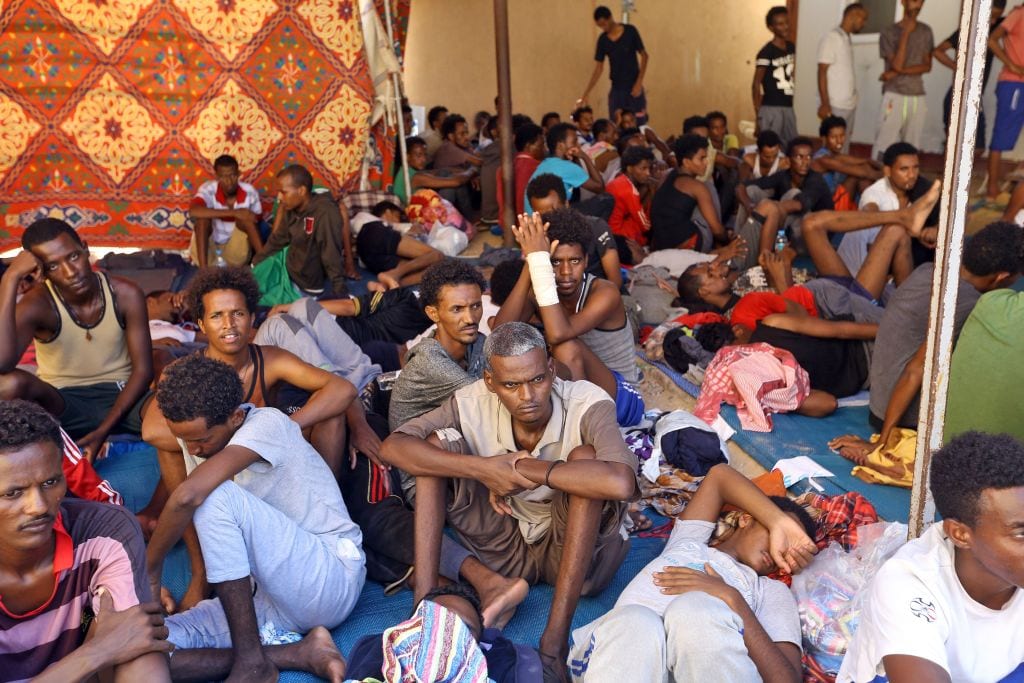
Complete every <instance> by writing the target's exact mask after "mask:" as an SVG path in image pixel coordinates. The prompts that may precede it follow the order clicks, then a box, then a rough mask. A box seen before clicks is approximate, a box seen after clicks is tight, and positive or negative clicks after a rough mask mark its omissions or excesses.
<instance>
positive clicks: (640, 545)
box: [96, 442, 668, 683]
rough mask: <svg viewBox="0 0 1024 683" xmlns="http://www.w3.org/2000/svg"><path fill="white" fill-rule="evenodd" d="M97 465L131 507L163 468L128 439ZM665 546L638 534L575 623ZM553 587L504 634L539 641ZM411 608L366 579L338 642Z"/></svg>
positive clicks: (170, 581)
mask: <svg viewBox="0 0 1024 683" xmlns="http://www.w3.org/2000/svg"><path fill="white" fill-rule="evenodd" d="M96 469H97V471H98V472H99V473H100V475H101V476H102V477H104V478H105V479H107V480H109V481H110V483H111V484H113V485H114V488H116V489H117V490H118V491H119V492H120V493H121V495H122V496H123V497H124V500H125V506H126V507H128V508H129V509H131V510H132V511H133V512H137V511H138V510H141V509H142V508H143V507H145V505H146V503H148V502H149V499H150V497H151V496H152V494H153V489H154V488H155V487H156V484H157V481H158V480H159V478H160V469H159V466H158V464H157V460H156V451H155V450H154V449H153V448H152V447H150V446H148V445H147V444H145V443H141V442H136V443H133V444H125V445H122V446H120V447H118V448H115V449H112V452H111V455H110V456H109V457H107V458H105V459H104V460H101V461H98V462H97V463H96ZM648 514H649V516H650V517H651V518H652V520H654V524H655V526H657V525H660V524H664V523H665V522H667V521H668V520H667V519H666V518H664V517H660V516H658V515H656V514H653V513H648ZM664 545H665V540H664V539H661V538H637V537H633V538H632V540H631V547H630V550H629V554H628V555H626V559H625V560H624V561H623V563H622V566H621V567H619V571H618V572H617V573H616V574H615V577H614V579H613V580H612V583H611V584H610V585H609V586H608V588H606V589H605V590H604V591H603V592H601V594H600V595H597V596H594V597H590V598H581V599H580V602H579V606H578V607H577V608H576V614H575V615H574V617H573V621H572V628H573V629H575V628H578V627H580V626H583V625H584V624H587V623H589V622H590V621H592V620H594V619H596V618H597V617H599V616H601V615H603V614H604V613H605V612H607V611H608V610H609V609H611V608H612V606H613V605H614V604H615V601H616V600H617V599H618V597H619V594H620V593H621V592H622V590H623V589H624V588H625V587H626V584H628V583H629V582H630V581H631V580H632V579H633V577H634V576H636V575H637V574H638V573H639V572H640V570H641V569H642V568H643V567H644V566H645V565H646V564H647V563H648V562H650V561H651V560H653V559H654V558H655V557H657V556H658V554H659V553H660V552H661V549H662V548H663V547H664ZM189 576H190V574H189V564H188V553H187V552H186V550H185V547H184V544H181V543H179V544H178V545H177V546H175V548H174V550H173V551H172V552H171V554H170V555H168V557H167V560H166V561H165V562H164V572H163V581H164V585H165V586H167V587H168V589H170V591H171V593H172V594H174V596H175V598H178V599H180V598H181V595H182V594H183V593H184V591H185V588H186V587H187V586H188V581H189ZM553 595H554V589H553V588H552V587H551V586H547V585H538V586H534V587H532V588H531V589H530V594H529V595H528V596H527V598H526V600H525V601H523V603H522V605H520V607H519V610H518V611H517V612H516V615H515V616H514V617H513V618H512V620H511V621H510V622H509V623H508V626H506V628H505V635H506V636H507V637H509V638H510V639H512V640H514V641H516V642H519V643H526V644H529V645H533V646H536V645H537V643H538V641H539V640H540V635H541V633H542V632H543V630H544V625H545V624H546V623H547V617H548V611H549V609H550V606H551V601H552V597H553ZM411 611H412V592H411V591H402V592H400V593H398V594H397V595H394V596H391V597H387V596H385V595H384V588H383V586H381V585H380V584H378V583H374V582H372V581H367V582H366V585H365V587H364V588H363V592H362V594H361V595H360V596H359V601H358V602H357V603H356V606H355V609H353V611H352V614H351V615H350V616H349V618H348V619H347V620H346V621H345V622H344V623H343V624H341V625H340V626H338V627H337V628H335V629H334V630H332V631H331V635H332V636H333V637H334V642H335V643H336V644H337V645H338V649H339V650H341V652H342V654H344V655H347V654H348V653H349V651H350V650H351V649H352V646H353V645H355V643H356V641H357V640H359V638H361V637H362V636H364V635H367V634H370V633H379V632H381V631H383V630H384V629H386V628H388V627H390V626H394V625H395V624H397V623H398V622H400V621H402V620H403V619H405V618H407V617H408V616H409V614H410V612H411ZM280 680H281V681H284V682H287V683H298V682H299V681H302V682H306V681H317V680H319V679H318V678H317V677H316V676H313V675H311V674H307V673H303V672H298V671H287V672H283V673H282V674H281V677H280Z"/></svg>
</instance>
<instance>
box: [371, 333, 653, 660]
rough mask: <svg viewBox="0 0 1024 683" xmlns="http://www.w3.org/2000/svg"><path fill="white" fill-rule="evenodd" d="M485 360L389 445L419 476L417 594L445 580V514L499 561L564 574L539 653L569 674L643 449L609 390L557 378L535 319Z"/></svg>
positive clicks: (621, 548)
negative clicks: (576, 629) (472, 378)
mask: <svg viewBox="0 0 1024 683" xmlns="http://www.w3.org/2000/svg"><path fill="white" fill-rule="evenodd" d="M484 358H485V361H486V369H485V370H484V377H483V379H482V380H480V381H478V382H474V383H473V384H470V385H469V386H466V387H463V388H462V389H459V390H458V391H456V392H455V394H454V395H453V396H452V397H451V398H450V399H449V400H448V401H447V402H446V403H444V404H443V405H442V406H441V407H439V408H437V409H436V410H433V411H431V412H429V413H427V414H426V415H422V416H420V417H418V418H416V419H414V420H411V421H409V422H407V423H405V424H404V425H402V426H401V427H399V428H398V429H397V430H396V431H395V432H394V433H393V434H392V435H391V436H390V437H388V438H387V439H386V440H385V441H384V445H383V447H382V449H381V454H382V456H383V457H384V459H385V460H387V461H388V462H390V463H391V464H392V465H395V466H397V467H401V468H402V469H403V470H405V471H407V472H409V473H410V474H412V475H414V476H416V478H417V480H416V574H415V585H416V596H417V597H422V596H423V595H425V594H426V593H427V592H429V591H430V590H431V589H432V588H434V587H435V586H436V585H437V580H438V571H437V569H438V561H439V551H440V548H441V536H442V532H443V527H444V524H445V521H447V522H448V523H449V524H450V525H451V526H452V528H453V529H454V530H455V532H456V534H457V535H458V537H459V538H460V539H461V540H462V542H463V543H464V544H465V545H466V547H467V548H469V549H470V550H471V551H472V552H473V553H474V554H475V555H476V556H477V557H478V558H480V560H481V562H483V563H484V564H485V565H487V566H488V567H490V568H491V569H492V570H493V571H496V572H498V573H500V574H502V575H505V576H521V577H523V578H525V579H526V580H527V581H529V582H530V583H536V582H538V581H544V582H546V583H551V584H554V586H555V594H554V599H553V601H552V605H551V610H550V613H549V615H548V621H547V625H546V627H545V629H544V633H543V635H542V636H541V638H540V652H541V657H542V659H543V660H544V663H545V665H547V666H548V667H550V668H552V669H553V670H554V671H555V672H558V673H559V674H560V675H561V676H562V677H564V673H565V669H564V662H565V655H566V652H567V641H568V633H569V624H570V623H571V621H572V615H573V612H575V610H576V604H577V602H578V600H579V596H580V594H581V593H582V594H584V595H593V594H595V593H597V592H599V591H601V590H602V589H603V588H604V587H605V586H607V585H608V583H609V582H610V581H611V579H612V577H613V576H614V575H615V572H616V570H617V569H618V567H619V565H620V564H621V563H622V560H623V558H624V557H625V555H626V552H627V551H628V549H629V540H628V537H626V535H625V534H624V533H623V531H622V524H623V518H624V516H625V511H626V504H625V502H623V501H626V500H629V499H634V498H636V496H637V495H638V488H637V480H636V465H637V461H636V456H634V455H633V454H632V453H631V452H630V451H629V449H628V448H626V446H625V443H624V442H623V440H622V436H621V434H620V433H619V430H618V428H617V427H616V425H615V406H614V404H613V403H612V401H611V399H609V397H608V395H607V394H606V393H605V392H604V391H602V390H601V389H599V388H598V387H596V386H594V385H592V384H590V383H589V382H564V381H562V380H560V379H558V378H556V377H555V368H554V362H553V360H552V359H550V358H549V357H548V354H547V344H546V343H545V341H544V337H543V336H541V334H540V332H538V331H537V330H536V329H534V328H532V327H530V326H529V325H527V324H525V323H519V322H511V323H506V324H504V325H501V326H499V327H498V328H496V329H495V330H494V331H493V332H492V333H491V335H490V336H489V337H488V338H487V342H486V344H485V345H484Z"/></svg>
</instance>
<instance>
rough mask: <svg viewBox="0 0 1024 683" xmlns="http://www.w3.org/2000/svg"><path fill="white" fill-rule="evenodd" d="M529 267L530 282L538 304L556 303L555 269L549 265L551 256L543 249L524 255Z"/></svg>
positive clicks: (549, 304)
mask: <svg viewBox="0 0 1024 683" xmlns="http://www.w3.org/2000/svg"><path fill="white" fill-rule="evenodd" d="M526 265H527V266H529V268H530V282H531V283H533V296H534V297H535V298H536V299H537V305H538V306H554V305H556V304H557V303H558V288H557V287H556V286H555V271H554V269H553V268H552V267H551V256H549V255H548V254H547V253H545V252H543V251H535V252H533V253H532V254H527V255H526Z"/></svg>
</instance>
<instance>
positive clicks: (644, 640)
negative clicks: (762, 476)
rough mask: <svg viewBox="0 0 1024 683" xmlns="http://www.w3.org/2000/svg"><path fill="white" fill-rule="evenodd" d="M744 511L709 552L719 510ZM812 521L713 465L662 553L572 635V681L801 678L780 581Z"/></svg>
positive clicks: (807, 556)
mask: <svg viewBox="0 0 1024 683" xmlns="http://www.w3.org/2000/svg"><path fill="white" fill-rule="evenodd" d="M727 504H729V505H735V506H736V507H738V508H740V509H741V510H743V511H744V512H743V513H742V515H741V516H740V517H739V525H738V527H737V528H736V530H735V531H734V532H732V533H731V534H729V535H728V536H726V537H725V538H724V539H723V540H721V541H720V542H719V543H717V545H715V546H710V545H709V543H710V542H711V540H712V536H713V534H714V532H715V524H716V523H717V521H718V517H719V515H720V514H721V511H722V507H723V506H725V505H727ZM813 536H814V523H813V522H812V521H811V519H810V517H809V516H808V515H807V513H806V512H805V511H804V510H803V508H801V507H800V506H799V505H797V504H796V503H794V502H793V501H791V500H789V499H788V498H779V497H775V498H768V497H767V496H765V495H764V494H763V493H761V492H760V491H759V490H758V489H757V487H755V486H754V485H753V484H752V483H751V482H750V481H749V480H748V479H747V478H746V477H744V476H743V475H742V474H740V473H739V472H737V471H736V470H734V469H732V468H731V467H729V466H728V465H717V466H715V467H714V468H712V469H711V471H710V472H709V473H708V475H707V477H705V478H704V481H703V482H701V484H700V488H698V489H697V493H696V494H695V495H694V497H693V500H691V501H690V502H689V503H688V504H687V506H686V509H685V510H684V511H683V513H682V514H681V515H680V516H679V518H678V519H677V520H676V522H675V525H674V527H673V529H672V535H671V536H670V537H669V540H668V543H667V544H666V545H665V549H664V550H663V551H662V553H661V555H659V556H658V557H657V558H656V559H654V560H652V561H651V562H650V563H648V565H647V566H646V567H644V568H643V570H641V571H640V573H639V574H638V575H637V576H636V577H635V578H634V579H633V580H632V581H631V582H630V583H629V585H628V586H626V589H625V590H624V591H623V592H622V595H620V596H619V600H618V602H616V603H615V607H614V608H613V609H612V610H611V611H610V612H608V613H607V614H606V615H604V616H603V617H601V618H599V619H597V620H596V621H594V622H591V623H590V624H588V625H586V626H584V627H582V628H580V629H578V630H577V631H576V632H574V633H573V648H572V651H571V653H570V655H569V660H568V666H569V670H570V672H571V673H572V676H573V680H574V681H577V682H581V681H585V682H586V683H595V682H597V681H669V680H672V681H677V682H679V683H682V682H683V681H756V680H761V679H763V680H766V681H793V682H796V681H799V680H800V679H801V671H802V669H801V665H800V640H801V636H800V619H799V617H798V615H797V608H796V601H795V600H794V599H793V596H792V594H791V593H790V592H789V589H788V588H787V587H786V585H785V584H783V583H781V582H779V581H774V580H772V579H769V578H767V577H768V575H769V574H771V573H773V572H775V571H776V570H782V571H784V572H787V573H792V572H796V571H799V570H800V569H802V568H803V567H805V566H807V564H808V563H809V562H810V560H811V556H812V554H813V553H814V552H815V545H814V542H813V541H812V540H811V539H812V538H813Z"/></svg>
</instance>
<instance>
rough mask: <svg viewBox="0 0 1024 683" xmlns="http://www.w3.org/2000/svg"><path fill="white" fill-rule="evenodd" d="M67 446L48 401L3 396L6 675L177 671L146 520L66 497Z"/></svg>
mask: <svg viewBox="0 0 1024 683" xmlns="http://www.w3.org/2000/svg"><path fill="white" fill-rule="evenodd" d="M62 448H63V442H62V437H61V431H60V427H59V426H58V424H57V421H56V420H54V419H53V418H52V417H51V416H50V415H49V414H48V413H47V412H46V411H45V410H43V409H42V408H41V407H39V406H38V405H36V404H34V403H30V402H28V401H22V400H17V401H0V595H2V596H3V597H2V599H0V679H2V680H4V681H29V680H31V681H35V682H36V683H66V681H84V680H93V677H94V676H96V675H97V674H102V675H104V676H105V677H110V679H111V680H117V681H146V683H150V682H152V683H160V682H161V681H170V680H171V679H170V676H169V675H168V672H167V659H166V657H165V656H164V654H163V653H166V652H170V651H171V649H172V645H171V644H170V643H169V642H168V641H167V628H166V627H165V626H164V623H163V617H162V616H161V614H160V607H159V605H156V604H155V603H151V602H150V594H149V585H148V584H147V583H146V570H145V566H146V565H145V546H144V545H143V541H142V534H141V533H140V532H139V525H138V524H137V523H136V522H135V519H134V517H133V516H132V514H131V512H129V511H128V510H126V509H124V508H122V507H120V506H119V505H107V504H104V503H95V502H91V501H84V500H76V499H73V498H71V499H65V497H64V495H65V493H66V491H67V485H66V482H65V481H64V475H63V474H62V473H61V461H62V460H63V458H62V456H61V450H62ZM104 680H107V678H104Z"/></svg>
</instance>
